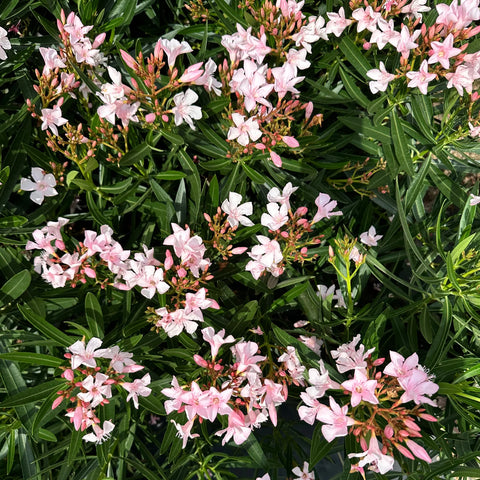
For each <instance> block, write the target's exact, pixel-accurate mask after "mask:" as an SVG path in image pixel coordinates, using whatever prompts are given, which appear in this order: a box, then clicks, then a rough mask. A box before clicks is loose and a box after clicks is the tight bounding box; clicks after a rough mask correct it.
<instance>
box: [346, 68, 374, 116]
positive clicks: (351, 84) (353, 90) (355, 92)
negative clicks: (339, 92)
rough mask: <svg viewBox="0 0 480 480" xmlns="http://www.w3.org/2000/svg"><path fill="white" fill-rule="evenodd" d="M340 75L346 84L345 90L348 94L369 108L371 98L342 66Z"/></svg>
mask: <svg viewBox="0 0 480 480" xmlns="http://www.w3.org/2000/svg"><path fill="white" fill-rule="evenodd" d="M339 72H340V77H341V79H342V82H343V85H344V86H345V90H346V91H347V92H348V94H349V95H350V96H351V97H352V98H353V99H354V100H355V101H356V102H357V103H358V104H359V105H361V106H362V107H364V108H367V107H368V106H369V105H370V100H369V99H368V98H367V97H366V96H365V95H364V94H363V93H362V91H361V90H360V88H358V86H357V85H356V83H355V81H354V80H353V78H352V77H351V76H350V75H348V73H347V72H346V71H345V70H344V69H343V68H340V70H339Z"/></svg>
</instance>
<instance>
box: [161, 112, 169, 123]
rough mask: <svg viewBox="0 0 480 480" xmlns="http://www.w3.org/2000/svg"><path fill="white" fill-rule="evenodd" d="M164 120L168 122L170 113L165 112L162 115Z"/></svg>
mask: <svg viewBox="0 0 480 480" xmlns="http://www.w3.org/2000/svg"><path fill="white" fill-rule="evenodd" d="M162 120H163V121H164V122H165V123H167V122H168V120H169V119H168V115H166V114H165V113H164V114H163V115H162Z"/></svg>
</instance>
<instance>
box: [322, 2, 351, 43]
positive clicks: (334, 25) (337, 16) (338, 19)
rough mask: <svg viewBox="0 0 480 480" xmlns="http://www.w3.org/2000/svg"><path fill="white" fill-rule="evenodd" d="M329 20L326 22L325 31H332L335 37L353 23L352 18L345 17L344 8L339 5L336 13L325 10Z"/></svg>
mask: <svg viewBox="0 0 480 480" xmlns="http://www.w3.org/2000/svg"><path fill="white" fill-rule="evenodd" d="M327 17H328V18H329V20H330V21H329V22H327V25H326V26H325V28H326V33H327V34H329V33H333V34H334V35H335V36H336V37H339V36H340V35H341V34H342V33H343V31H344V30H345V29H346V28H347V27H348V26H349V25H351V24H352V23H353V20H350V19H346V18H345V9H344V8H343V7H340V9H339V10H338V13H335V12H327Z"/></svg>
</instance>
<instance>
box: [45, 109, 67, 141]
mask: <svg viewBox="0 0 480 480" xmlns="http://www.w3.org/2000/svg"><path fill="white" fill-rule="evenodd" d="M40 120H42V130H46V129H47V128H49V129H50V130H51V131H52V133H53V134H54V135H57V136H58V129H57V127H60V126H62V125H65V124H66V123H67V122H68V120H67V119H66V118H63V117H62V110H61V109H60V106H59V105H58V104H57V105H54V106H53V108H42V115H41V117H40Z"/></svg>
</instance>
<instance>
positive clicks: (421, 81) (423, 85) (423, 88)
mask: <svg viewBox="0 0 480 480" xmlns="http://www.w3.org/2000/svg"><path fill="white" fill-rule="evenodd" d="M407 78H409V79H410V81H409V82H408V86H409V87H410V88H413V87H418V89H419V90H420V92H422V93H423V94H424V95H426V94H427V89H428V84H429V82H431V81H432V80H433V79H434V78H437V75H436V74H435V73H429V72H428V63H427V61H426V60H424V61H423V62H422V64H421V65H420V70H419V71H418V72H407Z"/></svg>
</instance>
